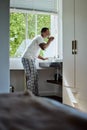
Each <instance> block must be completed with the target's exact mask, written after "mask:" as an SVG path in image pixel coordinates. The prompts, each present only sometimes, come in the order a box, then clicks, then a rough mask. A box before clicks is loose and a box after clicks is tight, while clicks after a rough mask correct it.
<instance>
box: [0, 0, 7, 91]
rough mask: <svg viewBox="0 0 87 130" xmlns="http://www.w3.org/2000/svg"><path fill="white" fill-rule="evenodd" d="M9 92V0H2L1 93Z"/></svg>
mask: <svg viewBox="0 0 87 130" xmlns="http://www.w3.org/2000/svg"><path fill="white" fill-rule="evenodd" d="M5 92H9V0H0V93H5Z"/></svg>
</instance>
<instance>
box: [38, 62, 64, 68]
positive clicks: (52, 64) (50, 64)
mask: <svg viewBox="0 0 87 130" xmlns="http://www.w3.org/2000/svg"><path fill="white" fill-rule="evenodd" d="M61 65H62V61H60V60H59V61H57V62H40V63H39V66H40V67H43V68H44V67H55V68H60V67H61Z"/></svg>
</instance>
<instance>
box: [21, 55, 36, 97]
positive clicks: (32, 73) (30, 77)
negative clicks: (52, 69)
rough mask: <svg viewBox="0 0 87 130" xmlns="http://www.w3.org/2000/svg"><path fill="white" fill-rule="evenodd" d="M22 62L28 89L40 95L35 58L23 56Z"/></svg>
mask: <svg viewBox="0 0 87 130" xmlns="http://www.w3.org/2000/svg"><path fill="white" fill-rule="evenodd" d="M22 64H23V67H24V70H25V75H26V85H27V89H29V90H31V91H32V93H33V94H34V95H38V73H37V70H36V66H35V59H27V58H22Z"/></svg>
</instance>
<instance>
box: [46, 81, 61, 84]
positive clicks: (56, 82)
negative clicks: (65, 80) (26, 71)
mask: <svg viewBox="0 0 87 130" xmlns="http://www.w3.org/2000/svg"><path fill="white" fill-rule="evenodd" d="M47 82H48V83H52V84H58V85H62V82H58V80H47Z"/></svg>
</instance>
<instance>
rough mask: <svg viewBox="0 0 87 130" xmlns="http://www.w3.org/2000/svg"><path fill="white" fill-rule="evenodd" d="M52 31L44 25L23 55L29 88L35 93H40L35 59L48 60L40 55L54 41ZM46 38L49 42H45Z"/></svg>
mask: <svg viewBox="0 0 87 130" xmlns="http://www.w3.org/2000/svg"><path fill="white" fill-rule="evenodd" d="M49 36H50V31H49V29H48V28H46V27H44V28H42V29H41V35H38V36H36V37H35V38H34V39H33V40H32V42H31V44H30V45H29V46H28V47H27V49H26V50H25V52H24V54H23V56H22V63H23V66H24V70H25V74H26V83H27V88H28V89H30V90H31V91H32V92H33V93H34V94H35V95H38V79H37V71H36V67H35V59H36V58H39V59H41V60H46V59H47V58H44V57H42V56H40V55H39V53H40V50H41V49H42V50H45V49H46V48H47V47H48V46H49V45H50V43H51V42H52V41H53V39H54V37H52V36H51V37H49ZM44 38H48V41H47V43H45V42H44Z"/></svg>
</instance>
